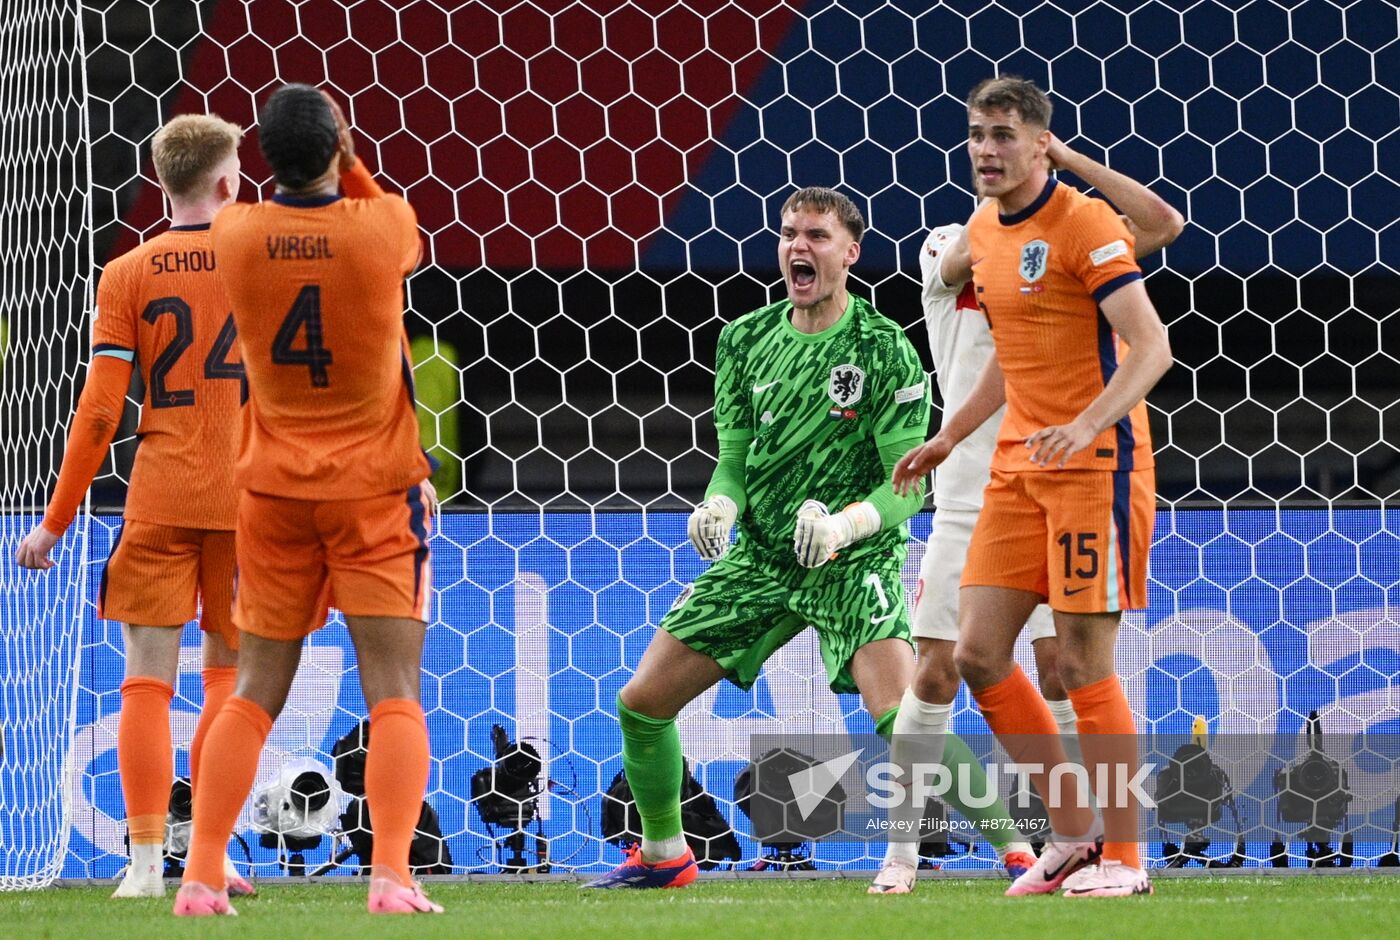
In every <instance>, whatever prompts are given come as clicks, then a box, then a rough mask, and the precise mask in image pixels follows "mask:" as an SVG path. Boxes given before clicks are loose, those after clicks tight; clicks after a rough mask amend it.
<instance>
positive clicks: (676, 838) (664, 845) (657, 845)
mask: <svg viewBox="0 0 1400 940" xmlns="http://www.w3.org/2000/svg"><path fill="white" fill-rule="evenodd" d="M684 854H685V833H683V832H678V833H676V834H675V835H673V836H671V837H670V838H669V839H648V838H647V837H646V836H643V837H642V860H643V861H646V862H651V863H653V864H655V863H656V862H669V861H670V860H671V859H673V858H679V857H680V856H682V855H684Z"/></svg>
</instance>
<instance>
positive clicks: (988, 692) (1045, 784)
mask: <svg viewBox="0 0 1400 940" xmlns="http://www.w3.org/2000/svg"><path fill="white" fill-rule="evenodd" d="M972 697H973V698H975V699H976V700H977V706H978V707H979V708H980V709H981V710H982V717H984V718H986V719H987V726H988V727H990V728H991V729H992V733H993V734H995V735H996V736H997V740H999V741H1000V742H1001V745H1002V747H1004V748H1006V753H1007V756H1008V757H1010V758H1011V760H1012V761H1014V762H1016V763H1019V764H1040V765H1041V766H1042V767H1044V768H1046V771H1045V772H1044V773H1038V774H1031V775H1030V778H1031V783H1033V784H1034V785H1035V789H1036V792H1037V793H1039V794H1040V798H1041V799H1042V800H1043V801H1044V802H1045V805H1046V815H1047V816H1049V817H1050V825H1051V827H1052V828H1053V829H1054V830H1055V832H1056V833H1058V834H1059V835H1062V836H1079V835H1083V834H1085V833H1087V832H1088V831H1089V829H1090V827H1092V826H1093V824H1094V814H1093V812H1092V811H1091V810H1090V809H1089V808H1088V807H1087V805H1081V802H1080V801H1079V800H1078V799H1076V798H1075V795H1074V793H1073V791H1072V790H1069V789H1067V786H1068V783H1067V781H1069V780H1072V779H1073V778H1072V777H1061V778H1060V780H1061V781H1062V783H1061V786H1060V788H1059V789H1060V794H1061V795H1059V796H1057V797H1056V798H1054V799H1050V798H1049V796H1048V794H1049V786H1050V774H1049V768H1051V767H1054V766H1056V765H1059V764H1064V763H1066V762H1067V761H1068V760H1069V758H1067V757H1066V756H1065V749H1064V745H1062V744H1061V743H1060V734H1059V731H1060V728H1059V726H1058V725H1057V724H1055V716H1054V715H1052V714H1051V713H1050V706H1049V705H1046V704H1045V699H1043V698H1042V697H1041V695H1040V692H1039V691H1038V690H1037V689H1036V687H1035V685H1034V684H1033V683H1032V682H1031V680H1030V678H1029V677H1028V676H1027V675H1026V674H1025V673H1024V672H1022V671H1021V667H1020V666H1016V667H1014V668H1013V669H1012V671H1011V675H1009V676H1007V677H1006V678H1005V679H1003V680H1001V681H1000V682H998V683H996V684H995V685H989V686H987V687H986V688H983V689H973V690H972ZM1085 802H1086V803H1087V801H1085Z"/></svg>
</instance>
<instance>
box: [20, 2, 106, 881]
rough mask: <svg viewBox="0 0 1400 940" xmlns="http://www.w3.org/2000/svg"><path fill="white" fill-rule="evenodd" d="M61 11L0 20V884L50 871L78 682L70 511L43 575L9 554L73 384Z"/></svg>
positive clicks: (72, 230) (78, 80)
mask: <svg viewBox="0 0 1400 940" xmlns="http://www.w3.org/2000/svg"><path fill="white" fill-rule="evenodd" d="M82 66H83V61H82V53H81V41H80V34H79V30H78V22H77V17H76V16H75V15H74V11H73V10H71V9H70V10H64V11H55V10H53V9H52V8H51V5H50V4H48V3H43V2H19V3H15V4H12V5H10V6H8V7H7V8H6V11H5V16H4V21H3V23H0V101H4V102H5V106H4V107H3V108H0V270H3V274H0V481H2V482H0V486H3V491H4V496H3V497H0V499H3V503H4V509H5V511H4V512H0V545H3V546H4V551H5V552H6V553H8V557H7V559H6V563H5V564H3V565H0V856H2V857H3V858H4V863H3V864H0V889H4V888H8V887H11V886H13V885H15V884H19V883H25V882H27V881H30V880H37V881H40V882H42V881H44V880H46V879H51V878H53V877H55V876H56V875H57V874H58V872H59V869H60V868H61V867H62V864H63V853H64V851H65V847H66V846H67V844H68V832H69V815H68V806H67V803H66V801H65V800H63V798H62V786H61V781H62V769H63V762H64V760H65V758H66V756H67V752H68V745H69V743H70V741H71V733H72V717H73V716H72V712H73V706H74V700H75V696H76V694H77V689H78V675H77V670H76V668H75V664H76V656H77V653H78V647H79V643H80V637H81V627H82V625H83V622H84V618H83V617H81V616H78V615H77V613H76V612H77V611H78V610H80V609H81V608H82V602H83V599H84V593H83V582H82V578H83V565H82V561H83V559H84V558H85V557H86V547H87V546H86V530H87V526H86V523H80V524H78V525H76V526H74V533H73V536H72V537H71V538H70V539H69V540H68V542H67V543H66V545H64V546H61V547H60V549H61V550H60V551H56V552H55V553H54V557H55V559H56V560H57V561H58V562H59V564H60V565H61V566H62V567H61V570H60V572H58V573H56V574H55V575H54V576H52V577H51V578H50V579H48V582H47V584H46V585H45V590H43V591H42V592H39V591H35V590H34V586H35V583H36V582H35V581H34V580H33V579H32V578H30V577H26V576H25V575H23V574H21V573H20V572H19V571H18V570H17V569H16V568H15V567H14V565H13V564H12V563H10V561H9V558H10V557H13V553H14V547H15V546H16V544H17V543H18V541H19V539H20V538H21V537H22V536H23V534H24V532H25V531H27V529H26V528H25V527H26V525H27V524H28V519H27V518H26V517H25V516H23V515H16V514H15V513H14V510H22V509H24V508H26V507H30V506H34V505H36V504H41V503H42V502H43V501H44V499H45V490H46V487H47V485H48V482H49V481H50V480H51V479H52V478H51V476H50V473H49V469H50V468H51V467H52V466H53V463H54V460H55V458H56V456H57V454H58V453H59V452H60V449H61V447H62V442H63V436H64V422H63V421H62V420H55V418H56V417H57V415H60V414H63V415H66V414H67V413H68V411H69V410H70V409H71V408H72V406H73V402H74V400H75V397H76V390H77V388H76V377H77V375H78V373H79V372H80V371H81V366H80V365H79V364H80V363H81V362H82V361H83V358H84V356H85V351H86V348H87V347H86V333H87V328H86V325H85V324H84V322H83V318H82V317H81V316H80V315H75V314H80V312H81V311H82V310H83V308H84V306H85V302H86V300H87V298H88V294H89V278H88V274H89V271H90V269H91V260H90V252H89V240H88V232H87V224H86V223H87V209H88V164H87V150H86V147H85V146H84V134H83V128H82V120H83V107H82V105H83V99H84V89H83V85H82V78H83V72H82Z"/></svg>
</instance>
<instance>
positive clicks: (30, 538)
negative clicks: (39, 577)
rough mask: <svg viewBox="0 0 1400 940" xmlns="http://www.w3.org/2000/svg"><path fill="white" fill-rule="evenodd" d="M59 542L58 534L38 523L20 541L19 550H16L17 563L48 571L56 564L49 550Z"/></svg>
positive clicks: (25, 566) (21, 565)
mask: <svg viewBox="0 0 1400 940" xmlns="http://www.w3.org/2000/svg"><path fill="white" fill-rule="evenodd" d="M57 544H58V536H57V535H54V534H53V533H52V532H50V531H49V530H48V529H46V528H44V527H43V525H36V526H35V527H34V528H33V530H31V531H30V533H29V534H28V535H26V536H25V537H24V540H23V541H22V542H20V543H19V550H18V551H16V552H15V563H16V564H18V565H19V566H20V567H21V568H33V569H34V570H36V571H47V570H48V569H50V568H52V567H53V566H54V562H53V559H51V558H50V557H49V552H50V551H52V550H53V547H54V546H55V545H57Z"/></svg>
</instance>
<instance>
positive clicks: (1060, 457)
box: [1026, 421, 1099, 468]
mask: <svg viewBox="0 0 1400 940" xmlns="http://www.w3.org/2000/svg"><path fill="white" fill-rule="evenodd" d="M1098 436H1099V435H1098V432H1097V431H1095V430H1094V429H1093V428H1092V427H1090V426H1089V425H1086V424H1083V423H1081V422H1079V421H1072V422H1070V423H1069V424H1055V425H1051V426H1050V427H1048V428H1041V429H1040V430H1039V431H1036V432H1035V433H1034V434H1032V435H1031V436H1030V437H1028V438H1026V448H1027V449H1028V450H1030V452H1031V463H1034V464H1039V465H1040V466H1042V467H1048V466H1050V464H1051V463H1054V464H1055V466H1056V467H1057V468H1063V467H1064V465H1065V462H1066V461H1067V460H1069V458H1071V457H1073V456H1074V455H1075V454H1077V453H1079V452H1080V451H1081V450H1083V449H1084V448H1086V447H1088V446H1089V445H1090V444H1092V443H1093V442H1094V438H1096V437H1098Z"/></svg>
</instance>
